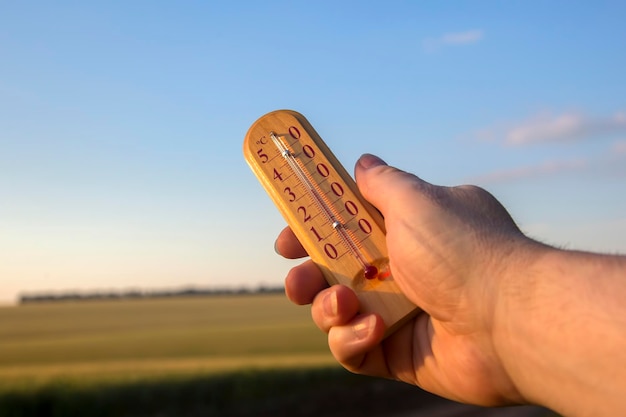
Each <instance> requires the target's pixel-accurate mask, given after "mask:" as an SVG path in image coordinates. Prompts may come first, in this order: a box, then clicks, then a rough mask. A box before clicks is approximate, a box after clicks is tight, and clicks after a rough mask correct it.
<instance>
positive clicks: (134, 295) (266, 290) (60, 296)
mask: <svg viewBox="0 0 626 417" xmlns="http://www.w3.org/2000/svg"><path fill="white" fill-rule="evenodd" d="M284 291H285V289H284V287H282V286H266V285H260V286H258V287H256V288H249V287H232V288H222V287H220V288H198V287H186V288H178V289H165V290H163V289H160V290H154V289H153V290H140V289H128V290H96V291H63V292H41V293H27V294H20V296H19V300H18V301H19V303H20V304H28V303H42V302H55V301H97V300H128V299H140V298H165V297H206V296H228V295H246V294H249V295H254V294H278V293H283V292H284Z"/></svg>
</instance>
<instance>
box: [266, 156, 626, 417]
mask: <svg viewBox="0 0 626 417" xmlns="http://www.w3.org/2000/svg"><path fill="white" fill-rule="evenodd" d="M355 177H356V181H357V185H358V187H359V189H360V191H361V192H362V194H363V196H364V197H365V198H366V199H367V200H368V201H370V202H371V203H372V204H373V205H374V206H375V207H376V208H377V209H378V210H380V212H381V213H382V214H383V216H384V218H385V226H386V229H387V245H388V249H389V259H390V266H391V271H392V274H393V277H394V279H395V280H396V282H397V283H398V285H399V286H400V288H401V289H402V291H403V292H404V293H405V294H406V296H407V297H408V298H409V299H410V300H411V301H413V302H414V303H415V304H416V305H418V306H419V307H420V308H421V309H422V310H423V311H422V313H420V314H419V315H417V316H416V317H415V318H414V319H412V320H411V321H409V322H408V323H406V324H405V325H404V326H403V327H401V328H400V329H399V330H398V331H396V332H395V333H393V334H392V335H390V336H389V337H387V338H385V339H384V340H383V333H384V331H385V328H384V324H383V322H382V320H381V319H380V318H379V317H378V316H376V315H375V314H370V315H363V314H360V313H359V312H358V310H359V302H358V299H357V297H356V295H355V293H354V292H353V291H352V290H351V289H349V288H347V287H344V286H340V285H336V286H332V287H328V285H327V284H326V282H325V281H324V278H323V276H322V274H321V272H320V270H319V269H318V268H317V266H316V265H315V264H313V263H312V262H311V261H306V262H304V263H303V264H301V265H299V266H297V267H295V268H293V269H292V270H291V271H290V272H289V274H288V276H287V278H286V280H285V288H286V293H287V296H288V298H289V299H290V300H291V301H293V302H294V303H296V304H300V305H303V304H311V312H312V317H313V320H314V322H315V323H316V325H317V326H318V327H319V328H320V329H321V330H322V331H324V332H327V333H328V344H329V347H330V350H331V352H332V354H333V355H334V357H335V358H336V359H337V361H338V362H339V363H341V364H342V365H343V366H344V367H345V368H346V369H348V370H350V371H352V372H355V373H360V374H366V375H372V376H378V377H384V378H391V379H396V380H400V381H404V382H406V383H409V384H414V385H417V386H419V387H421V388H423V389H425V390H428V391H430V392H433V393H435V394H438V395H441V396H443V397H446V398H449V399H453V400H456V401H460V402H465V403H471V404H477V405H484V406H498V405H510V404H539V405H543V406H546V407H550V408H552V409H553V410H555V411H557V412H560V413H562V414H565V415H580V416H584V415H626V399H625V397H626V395H624V394H626V307H625V305H626V303H624V302H623V298H624V297H625V296H626V257H623V256H607V255H599V254H590V253H583V252H574V251H564V250H560V249H557V248H553V247H550V246H547V245H544V244H542V243H539V242H537V241H534V240H532V239H530V238H528V237H527V236H525V235H524V234H523V233H522V232H521V231H520V230H519V228H518V227H517V226H516V224H515V222H514V221H513V219H512V218H511V216H510V215H509V213H508V212H507V210H506V209H505V208H504V207H503V206H502V205H501V204H500V203H499V202H498V201H497V200H496V199H495V198H494V197H493V196H492V195H491V194H489V193H488V192H487V191H485V190H483V189H482V188H479V187H475V186H459V187H440V186H435V185H432V184H429V183H427V182H425V181H423V180H421V179H419V178H418V177H416V176H414V175H412V174H409V173H406V172H404V171H401V170H398V169H396V168H393V167H390V166H388V165H386V164H385V163H384V162H383V161H382V160H380V159H379V158H377V157H375V156H373V155H364V156H362V157H361V158H360V160H359V161H358V162H357V164H356V168H355ZM276 250H277V252H278V253H279V254H281V255H283V256H285V257H287V258H300V257H304V256H306V252H305V251H304V249H303V248H302V246H301V245H300V243H299V242H298V240H297V239H296V237H295V236H294V234H293V233H292V232H291V230H290V229H289V228H287V229H285V230H283V231H282V233H281V234H280V235H279V236H278V239H277V241H276Z"/></svg>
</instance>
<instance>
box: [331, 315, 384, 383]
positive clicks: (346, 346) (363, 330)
mask: <svg viewBox="0 0 626 417" xmlns="http://www.w3.org/2000/svg"><path fill="white" fill-rule="evenodd" d="M384 333H385V324H384V322H383V320H382V319H381V318H380V317H379V316H378V315H376V314H367V315H359V316H356V317H355V318H354V319H353V320H352V321H351V322H349V323H347V324H345V325H343V326H334V327H331V329H330V332H329V333H328V346H329V347H330V351H331V352H332V354H333V356H334V357H335V359H336V360H337V361H338V362H339V363H340V364H341V365H343V367H345V368H346V369H348V370H350V371H352V372H355V373H361V374H367V375H372V376H383V377H386V376H388V371H387V368H386V365H385V363H386V361H385V358H384V352H383V350H382V346H381V342H382V340H383V336H384Z"/></svg>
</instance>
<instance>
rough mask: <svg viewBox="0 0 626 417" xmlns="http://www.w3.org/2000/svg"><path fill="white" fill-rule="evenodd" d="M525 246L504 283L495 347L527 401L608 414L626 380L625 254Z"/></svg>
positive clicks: (577, 412)
mask: <svg viewBox="0 0 626 417" xmlns="http://www.w3.org/2000/svg"><path fill="white" fill-rule="evenodd" d="M526 249H527V252H526V253H525V256H523V257H522V259H524V258H525V265H520V264H518V265H514V266H513V268H514V269H510V271H511V273H510V274H506V275H505V276H506V278H505V279H504V280H503V285H504V287H503V288H502V289H501V293H500V294H501V296H500V298H499V299H498V302H497V308H496V309H495V311H496V313H495V314H494V332H493V338H494V340H493V343H494V348H495V350H496V352H497V354H498V356H499V358H500V361H501V363H502V365H503V367H504V369H505V370H506V371H507V373H508V375H509V377H510V379H511V381H512V383H513V384H514V385H515V387H516V388H517V390H518V392H519V393H520V395H521V396H522V397H523V398H524V400H525V401H526V402H530V403H535V404H541V405H544V406H547V407H550V408H552V409H554V410H555V411H557V412H560V413H562V414H566V415H587V414H588V415H599V414H602V412H600V411H601V409H602V408H603V407H605V406H610V405H615V404H616V402H617V401H619V399H618V398H620V399H621V397H623V393H621V394H620V390H623V389H624V387H625V384H626V379H625V376H624V372H623V371H621V369H622V368H623V366H622V365H623V363H626V355H625V353H624V352H623V348H622V347H623V346H624V344H625V343H626V337H625V336H624V333H625V332H624V329H625V328H626V327H625V326H624V325H625V324H626V323H625V321H626V309H625V307H624V303H623V301H622V297H623V294H624V293H625V291H626V284H625V280H624V276H623V271H624V270H625V269H624V267H626V258H624V257H611V256H604V255H596V254H589V253H582V252H575V251H566V250H560V249H556V248H552V247H549V246H545V245H542V244H539V243H535V244H534V245H530V246H528V247H527V248H526ZM607 374H612V375H613V378H614V379H612V380H611V381H610V382H609V381H607V380H606V376H607ZM611 390H613V391H614V392H613V396H611V394H610V391H611ZM572 398H580V401H582V402H583V404H582V405H583V407H581V404H580V402H576V401H572ZM592 398H595V399H596V401H597V399H598V398H600V399H602V401H601V402H600V403H594V402H592V401H591V400H586V399H592ZM611 399H612V400H613V403H611ZM622 405H623V404H622ZM585 407H587V409H585ZM608 410H609V409H608V408H607V409H605V411H608ZM594 413H597V414H594Z"/></svg>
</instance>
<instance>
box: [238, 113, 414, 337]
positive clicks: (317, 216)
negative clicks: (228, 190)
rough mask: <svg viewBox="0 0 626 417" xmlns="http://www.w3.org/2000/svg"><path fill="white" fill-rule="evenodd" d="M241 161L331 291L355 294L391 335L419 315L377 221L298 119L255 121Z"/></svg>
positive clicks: (317, 139)
mask: <svg viewBox="0 0 626 417" xmlns="http://www.w3.org/2000/svg"><path fill="white" fill-rule="evenodd" d="M243 152H244V157H245V159H246V161H247V162H248V164H249V165H250V167H251V168H252V171H253V172H254V174H255V175H256V176H257V178H258V179H259V181H260V182H261V184H262V185H263V187H264V188H265V190H266V191H267V193H268V194H269V195H270V197H271V198H272V200H273V201H274V204H276V206H277V207H278V209H279V210H280V212H281V214H282V215H283V217H284V218H285V220H286V221H287V224H289V226H290V227H291V229H292V230H293V232H294V234H295V235H296V236H297V238H298V240H299V241H300V243H301V244H302V246H303V247H304V249H306V251H307V253H308V254H309V256H310V257H311V259H312V260H313V262H315V263H316V264H317V265H318V266H319V268H320V269H321V270H322V273H323V274H324V277H325V278H326V281H328V283H329V284H330V285H333V284H342V285H345V286H347V287H350V288H352V290H354V291H355V293H356V294H357V297H358V298H359V301H360V306H361V312H362V313H377V314H378V315H380V316H381V318H382V319H383V321H384V322H385V325H386V327H387V334H390V333H391V332H393V331H394V330H396V329H397V328H398V327H399V326H400V325H401V324H402V323H403V322H404V321H405V320H406V319H408V318H410V317H411V316H412V315H413V314H414V313H415V312H417V307H416V306H415V305H414V304H412V303H411V302H410V301H409V300H408V299H407V298H406V297H405V296H404V294H403V293H402V292H401V291H400V289H399V288H398V286H397V284H396V283H395V281H394V279H393V276H392V275H391V271H390V269H389V257H388V255H387V246H386V241H385V226H384V222H383V218H382V216H381V215H380V213H379V212H378V211H377V210H376V209H375V208H374V207H373V206H372V205H371V204H369V203H368V202H367V201H366V200H365V199H364V198H363V196H362V195H361V194H360V192H359V190H358V188H357V186H356V183H355V182H354V180H353V179H352V177H350V175H349V174H348V173H347V171H346V170H345V168H344V167H343V166H342V165H341V164H340V163H339V161H338V160H337V158H336V157H335V156H334V155H333V153H332V152H331V151H330V149H329V148H328V146H326V144H325V143H324V141H323V140H322V139H321V137H320V136H319V135H318V134H317V132H316V131H315V130H314V129H313V127H312V126H311V124H309V122H308V121H307V120H306V119H305V118H304V116H302V115H301V114H299V113H297V112H294V111H291V110H278V111H274V112H271V113H268V114H266V115H265V116H263V117H261V118H260V119H258V120H257V121H256V122H255V123H254V124H253V125H252V126H251V127H250V129H249V130H248V133H247V134H246V137H245V140H244V148H243Z"/></svg>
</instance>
